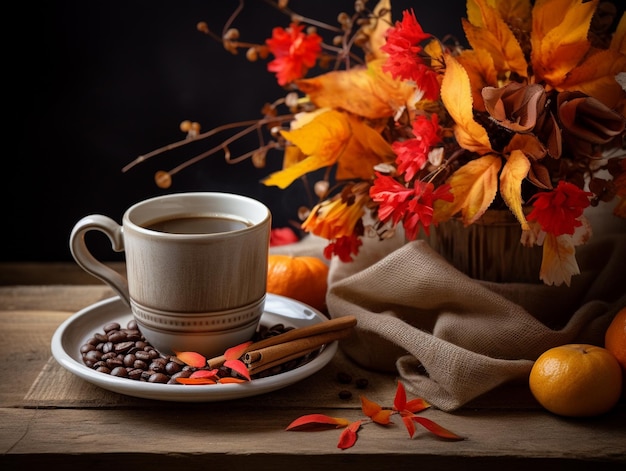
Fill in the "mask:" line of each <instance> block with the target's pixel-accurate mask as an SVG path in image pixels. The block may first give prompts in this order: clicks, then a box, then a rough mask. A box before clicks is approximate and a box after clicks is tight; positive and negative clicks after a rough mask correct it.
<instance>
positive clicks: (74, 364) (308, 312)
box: [51, 294, 337, 402]
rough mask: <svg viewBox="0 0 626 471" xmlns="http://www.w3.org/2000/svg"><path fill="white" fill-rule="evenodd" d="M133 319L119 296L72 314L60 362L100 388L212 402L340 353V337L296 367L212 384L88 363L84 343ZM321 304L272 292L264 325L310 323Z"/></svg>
mask: <svg viewBox="0 0 626 471" xmlns="http://www.w3.org/2000/svg"><path fill="white" fill-rule="evenodd" d="M131 319H132V314H131V312H130V309H129V308H128V307H127V306H126V305H125V304H124V303H122V301H121V300H120V299H119V298H118V297H114V298H110V299H106V300H104V301H100V302H98V303H95V304H92V305H91V306H88V307H87V308H85V309H82V310H80V311H78V312H77V313H76V314H74V315H73V316H71V317H70V318H69V319H67V320H66V321H65V322H63V324H61V325H60V326H59V328H58V329H57V330H56V332H55V333H54V335H53V336H52V344H51V347H52V355H53V356H54V358H55V359H56V361H57V362H59V364H60V365H61V366H63V367H64V368H65V369H67V370H68V371H70V372H72V373H74V374H75V375H77V376H79V377H80V378H82V379H84V380H85V381H88V382H90V383H92V384H95V385H96V386H100V387H101V388H104V389H108V390H110V391H113V392H117V393H121V394H126V395H129V396H135V397H141V398H145V399H158V400H162V401H180V402H212V401H224V400H229V399H238V398H242V397H249V396H255V395H258V394H263V393H267V392H270V391H275V390H277V389H280V388H284V387H285V386H289V385H290V384H293V383H296V382H298V381H300V380H302V379H304V378H307V377H308V376H310V375H312V374H313V373H316V372H317V371H319V370H320V369H322V368H323V367H324V366H325V365H326V364H327V363H328V362H329V361H330V360H331V359H332V358H333V356H334V355H335V353H336V351H337V342H332V343H330V344H328V345H325V346H324V347H322V349H321V351H320V352H319V354H318V355H317V356H315V358H313V359H312V360H311V361H309V362H308V363H304V364H302V365H300V366H298V367H297V368H294V369H293V370H289V371H286V372H284V373H280V374H277V375H274V376H267V377H264V378H259V379H253V380H252V381H249V382H246V383H234V384H212V385H177V384H158V383H148V382H143V381H137V380H132V379H127V378H119V377H116V376H111V375H108V374H105V373H100V372H97V371H95V370H93V369H91V368H89V367H87V366H86V365H85V364H84V363H83V361H82V357H81V353H80V347H81V346H82V345H84V344H85V343H86V341H87V339H89V338H90V337H92V336H93V334H94V333H96V332H101V331H102V328H103V326H104V325H105V324H108V323H109V322H119V323H120V325H122V326H125V325H126V324H127V323H128V321H130V320H131ZM326 320H327V318H326V317H325V316H324V315H323V314H322V313H320V312H319V311H317V310H316V309H314V308H312V307H310V306H308V305H306V304H303V303H300V302H299V301H295V300H293V299H290V298H285V297H283V296H277V295H273V294H268V295H267V298H266V301H265V310H264V313H263V315H262V316H261V323H262V324H264V325H268V326H271V325H274V324H279V323H281V324H284V325H285V326H286V327H296V328H298V327H306V326H309V325H313V324H317V323H319V322H324V321H326Z"/></svg>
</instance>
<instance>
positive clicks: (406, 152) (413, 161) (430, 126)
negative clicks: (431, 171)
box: [391, 114, 441, 181]
mask: <svg viewBox="0 0 626 471" xmlns="http://www.w3.org/2000/svg"><path fill="white" fill-rule="evenodd" d="M439 130H440V128H439V122H438V120H437V115H436V114H434V115H432V120H429V119H428V118H427V117H426V116H424V115H419V116H417V118H415V121H413V134H414V135H415V138H413V139H407V140H406V141H402V142H398V141H397V142H394V143H393V144H392V145H391V148H392V149H393V151H394V152H395V153H396V154H397V156H398V157H397V158H396V163H397V164H398V173H399V174H401V175H402V174H404V179H405V180H406V181H411V180H413V177H414V176H415V174H416V173H417V172H419V171H420V170H421V169H422V168H424V165H425V164H426V162H427V161H428V153H429V152H430V149H431V147H432V146H433V145H434V144H436V143H438V142H439V141H440V140H441V139H440V137H439Z"/></svg>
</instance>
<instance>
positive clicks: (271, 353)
mask: <svg viewBox="0 0 626 471" xmlns="http://www.w3.org/2000/svg"><path fill="white" fill-rule="evenodd" d="M351 330H352V329H351V328H345V329H341V330H335V331H332V332H326V333H322V334H318V335H311V336H309V337H304V338H302V339H296V340H292V341H290V342H284V343H279V344H276V345H271V346H269V347H264V348H260V349H255V350H250V351H248V352H247V353H245V354H244V355H243V362H244V363H245V364H246V365H247V366H248V371H249V372H250V374H255V373H260V372H261V371H264V370H266V369H268V368H272V367H274V366H276V365H280V364H282V363H286V362H288V361H289V360H293V359H295V358H300V357H302V356H304V355H306V354H307V353H310V352H313V351H315V350H317V349H318V348H320V347H321V346H322V345H326V344H328V343H330V342H334V341H335V340H340V339H342V338H345V337H347V336H348V335H350V332H351Z"/></svg>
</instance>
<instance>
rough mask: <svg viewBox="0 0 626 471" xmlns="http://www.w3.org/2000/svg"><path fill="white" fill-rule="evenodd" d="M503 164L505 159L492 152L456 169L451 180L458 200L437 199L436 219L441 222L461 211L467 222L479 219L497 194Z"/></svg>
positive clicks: (466, 223) (465, 222) (450, 182)
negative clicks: (499, 174)
mask: <svg viewBox="0 0 626 471" xmlns="http://www.w3.org/2000/svg"><path fill="white" fill-rule="evenodd" d="M501 167H502V159H501V158H500V157H499V156H497V155H495V154H488V155H484V156H482V157H479V158H478V159H475V160H472V161H470V162H468V163H467V164H465V165H464V166H462V167H461V168H459V169H458V170H457V171H456V172H454V173H453V174H452V176H451V177H450V178H449V179H448V181H447V183H448V184H450V187H451V189H450V191H451V192H452V194H453V195H454V200H453V201H451V202H448V201H444V200H437V201H435V208H434V210H435V211H434V218H435V220H436V221H437V222H438V223H439V222H443V221H446V220H448V219H450V218H451V217H452V216H454V215H455V214H457V213H458V212H459V211H460V212H461V216H462V220H463V224H464V225H466V226H468V225H470V224H473V223H474V222H476V221H477V220H478V219H479V218H480V217H481V216H482V215H483V214H484V213H485V211H486V210H487V208H489V205H490V204H491V202H492V201H493V199H494V198H495V196H496V193H497V191H498V173H499V172H500V168H501Z"/></svg>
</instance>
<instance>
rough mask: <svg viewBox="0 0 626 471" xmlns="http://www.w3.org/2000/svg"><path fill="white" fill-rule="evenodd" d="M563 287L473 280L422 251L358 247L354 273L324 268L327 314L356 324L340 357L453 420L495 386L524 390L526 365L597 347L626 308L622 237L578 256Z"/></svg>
mask: <svg viewBox="0 0 626 471" xmlns="http://www.w3.org/2000/svg"><path fill="white" fill-rule="evenodd" d="M577 260H578V263H579V266H580V269H581V274H580V275H577V276H575V277H574V278H573V280H572V284H571V286H570V287H566V286H560V287H554V286H545V285H543V284H541V283H537V284H520V283H518V284H504V283H489V282H482V281H476V280H473V279H471V278H469V277H467V276H465V275H464V274H462V273H461V272H459V271H457V270H456V269H455V268H453V267H452V266H451V265H449V264H448V263H447V262H446V261H445V260H444V259H443V258H442V257H440V256H439V255H438V254H437V253H435V252H434V251H433V250H432V249H431V248H430V246H429V245H427V243H425V242H423V241H415V242H411V243H406V244H405V243H404V242H403V241H398V240H390V241H386V242H382V243H381V242H379V241H378V240H365V243H364V246H363V247H362V250H361V253H360V254H359V256H358V257H357V259H356V260H355V261H354V262H353V263H340V262H338V261H337V260H333V261H332V262H331V271H330V275H329V291H328V295H327V305H328V312H329V314H330V316H331V317H339V316H344V315H353V316H356V318H357V321H358V324H357V327H356V329H355V332H354V334H353V335H352V336H351V337H350V338H348V339H345V340H342V342H341V348H343V350H344V351H345V353H346V354H347V355H348V356H349V357H350V358H351V359H352V360H353V361H355V362H356V363H358V364H359V365H361V366H364V367H366V368H371V369H375V370H379V371H388V372H397V374H399V377H400V379H401V381H402V382H403V383H404V385H405V387H406V389H407V390H408V391H410V392H411V393H413V394H414V395H417V396H419V397H422V398H424V399H426V400H427V401H428V402H430V403H431V404H432V405H433V406H435V407H438V408H440V409H442V410H445V411H453V410H455V409H458V408H459V407H461V406H463V405H464V404H466V403H467V402H469V401H470V400H472V399H474V398H476V397H478V396H480V395H481V394H483V393H486V392H488V391H490V390H492V389H494V388H496V387H497V386H499V385H502V384H505V383H509V382H527V380H528V375H529V373H530V370H531V368H532V365H533V361H534V360H535V359H536V358H537V357H538V356H539V355H540V354H541V353H542V352H544V351H546V350H547V349H548V348H551V347H554V346H557V345H562V344H566V343H591V344H596V345H603V344H604V331H605V330H606V328H607V326H608V324H609V323H610V321H611V319H612V318H613V316H614V315H615V313H616V312H617V311H618V310H619V309H620V308H621V307H623V306H626V269H625V268H626V234H624V233H622V234H611V235H607V236H604V237H602V236H597V235H594V237H593V238H592V239H591V241H589V243H588V244H587V245H585V246H581V247H578V250H577Z"/></svg>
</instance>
